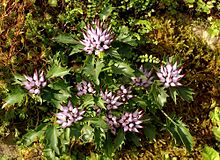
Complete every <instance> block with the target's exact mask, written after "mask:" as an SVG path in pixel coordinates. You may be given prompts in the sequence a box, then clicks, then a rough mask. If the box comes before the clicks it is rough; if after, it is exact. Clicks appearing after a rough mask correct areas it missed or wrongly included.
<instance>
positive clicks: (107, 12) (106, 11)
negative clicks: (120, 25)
mask: <svg viewBox="0 0 220 160" xmlns="http://www.w3.org/2000/svg"><path fill="white" fill-rule="evenodd" d="M113 10H114V7H112V5H108V6H106V7H105V8H103V10H102V11H101V13H100V14H99V16H100V18H101V19H102V20H103V21H105V20H106V19H107V18H108V17H109V16H110V15H111V13H112V11H113Z"/></svg>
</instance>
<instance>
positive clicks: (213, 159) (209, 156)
mask: <svg viewBox="0 0 220 160" xmlns="http://www.w3.org/2000/svg"><path fill="white" fill-rule="evenodd" d="M202 157H203V160H220V157H219V153H218V152H217V151H216V150H214V149H213V148H211V147H209V146H207V145H206V146H205V147H204V149H203V150H202Z"/></svg>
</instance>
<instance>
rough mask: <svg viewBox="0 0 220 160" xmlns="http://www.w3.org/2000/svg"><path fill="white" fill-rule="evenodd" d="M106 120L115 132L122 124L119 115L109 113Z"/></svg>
mask: <svg viewBox="0 0 220 160" xmlns="http://www.w3.org/2000/svg"><path fill="white" fill-rule="evenodd" d="M106 122H107V123H108V125H109V127H110V129H111V131H112V133H113V134H115V133H116V129H117V128H118V127H119V126H120V123H118V119H117V117H116V116H113V115H112V114H110V113H109V114H107V117H106Z"/></svg>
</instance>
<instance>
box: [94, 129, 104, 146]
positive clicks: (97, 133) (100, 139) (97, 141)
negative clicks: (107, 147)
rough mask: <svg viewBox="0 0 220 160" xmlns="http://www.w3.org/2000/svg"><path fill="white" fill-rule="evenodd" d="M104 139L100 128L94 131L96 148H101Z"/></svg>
mask: <svg viewBox="0 0 220 160" xmlns="http://www.w3.org/2000/svg"><path fill="white" fill-rule="evenodd" d="M105 139H106V135H105V131H104V130H102V129H100V128H95V130H94V143H95V145H96V148H102V147H103V144H104V141H105Z"/></svg>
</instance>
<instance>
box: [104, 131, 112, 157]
mask: <svg viewBox="0 0 220 160" xmlns="http://www.w3.org/2000/svg"><path fill="white" fill-rule="evenodd" d="M104 152H105V154H106V155H107V156H108V157H111V156H112V155H113V153H114V145H113V144H112V138H111V135H110V133H107V136H106V141H105V143H104Z"/></svg>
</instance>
